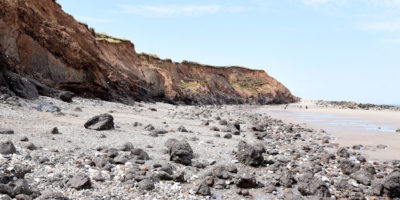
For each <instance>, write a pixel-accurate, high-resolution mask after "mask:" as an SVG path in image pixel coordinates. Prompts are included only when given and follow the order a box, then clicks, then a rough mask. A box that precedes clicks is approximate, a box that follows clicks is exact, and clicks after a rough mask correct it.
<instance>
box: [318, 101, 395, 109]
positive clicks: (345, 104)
mask: <svg viewBox="0 0 400 200" xmlns="http://www.w3.org/2000/svg"><path fill="white" fill-rule="evenodd" d="M316 105H317V106H319V107H335V108H342V109H360V110H391V111H400V106H394V105H378V104H370V103H366V104H364V103H356V102H350V101H322V100H320V101H317V102H316Z"/></svg>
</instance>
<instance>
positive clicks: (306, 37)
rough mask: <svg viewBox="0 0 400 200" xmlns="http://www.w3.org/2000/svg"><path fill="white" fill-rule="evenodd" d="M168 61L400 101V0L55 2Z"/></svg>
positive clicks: (362, 98)
mask: <svg viewBox="0 0 400 200" xmlns="http://www.w3.org/2000/svg"><path fill="white" fill-rule="evenodd" d="M57 2H58V3H59V4H60V5H61V6H62V7H63V9H64V10H65V11H66V12H67V13H69V14H71V15H72V16H74V17H75V19H77V20H79V21H81V22H85V23H87V24H88V25H89V26H90V27H93V28H94V29H95V30H96V32H105V33H107V34H109V35H112V36H115V37H120V38H126V39H129V40H131V41H132V42H133V43H134V44H135V49H136V51H137V52H147V53H152V54H157V55H158V56H159V57H160V58H171V59H172V60H174V61H182V60H190V61H195V62H200V63H203V64H210V65H217V66H230V65H240V66H246V67H248V68H254V69H262V70H265V71H266V72H267V73H268V74H269V75H271V76H273V77H274V78H276V79H277V80H279V81H280V82H282V83H283V84H284V85H285V86H287V87H288V88H289V89H290V90H291V92H292V93H293V94H294V95H296V96H299V97H301V98H304V99H314V100H320V99H321V100H346V101H355V102H360V103H376V104H400V89H399V88H400V0H240V1H239V0H202V1H198V0H197V1H192V0H169V1H165V0H152V1H145V0H114V1H110V0H107V1H105V0H96V1H93V0H84V1H83V0H57Z"/></svg>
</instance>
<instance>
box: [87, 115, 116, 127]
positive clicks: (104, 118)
mask: <svg viewBox="0 0 400 200" xmlns="http://www.w3.org/2000/svg"><path fill="white" fill-rule="evenodd" d="M84 126H85V128H86V129H92V130H96V131H103V130H111V129H114V118H113V116H111V115H110V114H107V113H106V114H101V115H97V116H94V117H92V118H91V119H89V120H88V121H87V122H86V123H85V125H84Z"/></svg>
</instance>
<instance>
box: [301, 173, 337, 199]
mask: <svg viewBox="0 0 400 200" xmlns="http://www.w3.org/2000/svg"><path fill="white" fill-rule="evenodd" d="M298 190H299V192H300V193H301V194H302V195H304V196H311V195H312V196H317V197H331V194H330V192H329V188H328V187H327V186H326V184H325V183H324V182H323V181H322V180H320V179H319V178H316V177H314V178H313V179H311V180H310V181H307V182H300V183H299V186H298Z"/></svg>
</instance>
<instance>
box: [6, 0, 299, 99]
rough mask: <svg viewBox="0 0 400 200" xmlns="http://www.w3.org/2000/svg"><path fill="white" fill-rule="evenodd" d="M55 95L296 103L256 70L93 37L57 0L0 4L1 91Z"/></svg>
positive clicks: (27, 95) (30, 95)
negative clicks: (165, 55)
mask: <svg viewBox="0 0 400 200" xmlns="http://www.w3.org/2000/svg"><path fill="white" fill-rule="evenodd" d="M60 91H70V92H73V93H74V94H75V95H78V96H82V97H87V98H100V99H103V100H108V101H116V102H122V103H128V104H129V103H133V102H135V101H142V100H144V101H167V102H171V103H186V104H223V103H230V104H237V103H252V104H268V103H289V102H295V101H297V100H298V98H297V97H295V96H293V95H292V94H291V93H290V91H289V90H288V89H287V88H286V87H285V86H284V85H282V84H281V83H280V82H278V81H277V80H275V79H274V78H272V77H270V76H269V75H268V74H267V73H265V72H264V71H261V70H251V69H247V68H243V67H214V66H208V65H201V64H198V63H195V62H188V61H183V62H182V63H177V62H173V61H171V60H169V59H166V60H162V59H159V58H158V57H157V56H154V55H151V54H138V53H136V52H135V48H134V45H133V44H132V43H131V42H130V41H127V40H122V39H118V38H113V37H110V36H107V35H105V34H97V33H95V32H94V30H93V29H90V28H89V27H88V26H87V25H85V24H82V23H79V22H77V21H76V20H75V19H74V18H73V17H72V16H70V15H68V14H66V13H65V12H64V11H63V10H62V8H61V6H60V5H59V4H57V3H56V2H55V0H35V1H28V0H0V93H8V94H10V95H18V96H20V97H23V98H36V97H37V96H38V95H45V96H52V97H56V96H58V95H59V94H60Z"/></svg>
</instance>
